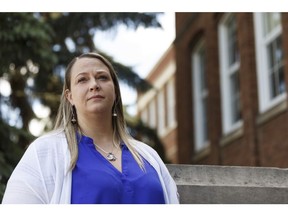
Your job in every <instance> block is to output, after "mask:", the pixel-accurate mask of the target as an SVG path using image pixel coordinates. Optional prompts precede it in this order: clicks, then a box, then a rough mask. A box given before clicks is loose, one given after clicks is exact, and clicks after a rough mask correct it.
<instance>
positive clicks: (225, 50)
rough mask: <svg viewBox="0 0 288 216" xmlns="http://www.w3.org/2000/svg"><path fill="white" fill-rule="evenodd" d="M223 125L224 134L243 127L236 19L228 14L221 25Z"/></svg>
mask: <svg viewBox="0 0 288 216" xmlns="http://www.w3.org/2000/svg"><path fill="white" fill-rule="evenodd" d="M219 45H220V49H219V51H220V76H221V104H222V123H223V124H222V125H223V132H224V134H227V133H230V132H231V131H233V130H235V129H237V128H239V127H240V126H241V125H242V120H241V119H242V116H241V100H240V81H239V68H240V56H239V50H238V39H237V25H236V17H235V16H234V15H233V14H227V15H226V16H225V17H224V18H223V20H222V22H221V23H220V25H219Z"/></svg>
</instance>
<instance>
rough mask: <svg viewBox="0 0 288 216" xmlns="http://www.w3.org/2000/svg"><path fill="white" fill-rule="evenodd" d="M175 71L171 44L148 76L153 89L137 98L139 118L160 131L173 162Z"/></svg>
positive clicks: (175, 157)
mask: <svg viewBox="0 0 288 216" xmlns="http://www.w3.org/2000/svg"><path fill="white" fill-rule="evenodd" d="M175 70H176V65H175V56H174V48H173V45H172V46H171V47H170V48H169V49H168V50H167V51H166V52H165V53H164V55H163V56H162V58H161V59H160V60H159V62H158V64H156V65H155V67H154V68H153V69H152V71H151V72H150V73H149V74H148V76H147V77H146V79H147V80H148V81H149V82H150V83H151V84H152V86H153V88H152V89H151V90H150V91H148V92H146V93H145V94H142V95H139V96H138V98H137V112H138V115H139V117H140V118H141V120H142V121H143V122H144V123H146V124H147V125H148V126H149V127H151V128H153V129H155V130H156V131H157V134H158V136H159V138H160V139H161V141H162V143H163V145H164V150H165V156H166V158H167V159H168V160H169V162H171V163H177V145H176V142H177V132H176V128H177V121H176V110H175V109H176V103H175V78H174V76H175Z"/></svg>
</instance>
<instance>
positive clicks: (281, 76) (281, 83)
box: [278, 67, 286, 94]
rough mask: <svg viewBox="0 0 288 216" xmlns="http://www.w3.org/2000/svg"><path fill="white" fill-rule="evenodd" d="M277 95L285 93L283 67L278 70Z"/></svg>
mask: <svg viewBox="0 0 288 216" xmlns="http://www.w3.org/2000/svg"><path fill="white" fill-rule="evenodd" d="M278 75H279V86H278V90H279V94H281V93H284V92H285V91H286V84H285V76H284V67H281V68H279V73H278Z"/></svg>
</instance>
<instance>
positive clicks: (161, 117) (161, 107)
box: [157, 89, 165, 135]
mask: <svg viewBox="0 0 288 216" xmlns="http://www.w3.org/2000/svg"><path fill="white" fill-rule="evenodd" d="M157 108H158V113H157V114H158V127H157V129H158V134H160V135H162V134H163V132H164V131H165V99H164V89H160V90H159V93H158V95H157Z"/></svg>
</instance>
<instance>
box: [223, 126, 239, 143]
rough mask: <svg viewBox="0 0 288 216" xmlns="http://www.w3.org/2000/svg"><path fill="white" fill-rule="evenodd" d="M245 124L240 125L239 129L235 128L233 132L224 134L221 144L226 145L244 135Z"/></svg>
mask: <svg viewBox="0 0 288 216" xmlns="http://www.w3.org/2000/svg"><path fill="white" fill-rule="evenodd" d="M243 133H244V132H243V126H241V127H239V128H238V129H236V130H234V131H233V132H231V133H229V134H227V135H224V136H223V137H222V138H221V140H220V146H222V147H223V146H226V145H228V144H229V143H231V142H233V141H234V140H237V139H239V138H241V137H242V136H243Z"/></svg>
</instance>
